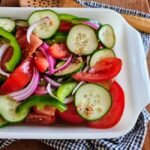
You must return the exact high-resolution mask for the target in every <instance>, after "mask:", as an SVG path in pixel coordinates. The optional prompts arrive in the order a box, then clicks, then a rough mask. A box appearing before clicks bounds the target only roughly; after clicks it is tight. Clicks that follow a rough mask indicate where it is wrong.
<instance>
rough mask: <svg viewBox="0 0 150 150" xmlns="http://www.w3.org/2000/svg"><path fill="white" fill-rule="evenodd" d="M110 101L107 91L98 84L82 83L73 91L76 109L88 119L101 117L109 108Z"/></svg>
mask: <svg viewBox="0 0 150 150" xmlns="http://www.w3.org/2000/svg"><path fill="white" fill-rule="evenodd" d="M111 103H112V99H111V95H110V93H109V91H108V90H106V89H105V88H104V87H102V86H100V85H96V84H84V85H82V86H81V87H80V88H79V89H78V90H77V92H76V93H75V106H76V110H77V112H78V113H79V115H80V116H81V117H82V118H84V119H86V120H88V121H93V120H98V119H100V118H101V117H103V116H104V115H105V114H106V113H107V112H108V110H109V109H110V107H111ZM108 121H109V120H108Z"/></svg>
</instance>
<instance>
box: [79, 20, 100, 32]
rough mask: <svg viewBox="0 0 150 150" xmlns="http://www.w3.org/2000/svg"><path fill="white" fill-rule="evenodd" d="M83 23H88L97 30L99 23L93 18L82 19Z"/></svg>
mask: <svg viewBox="0 0 150 150" xmlns="http://www.w3.org/2000/svg"><path fill="white" fill-rule="evenodd" d="M82 23H83V24H86V25H89V26H91V27H92V28H94V29H96V30H98V29H99V27H100V25H99V23H98V22H97V21H94V20H90V21H83V22H82Z"/></svg>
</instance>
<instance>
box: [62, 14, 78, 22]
mask: <svg viewBox="0 0 150 150" xmlns="http://www.w3.org/2000/svg"><path fill="white" fill-rule="evenodd" d="M73 18H77V17H76V16H74V15H70V14H59V19H60V20H61V21H67V22H72V19H73Z"/></svg>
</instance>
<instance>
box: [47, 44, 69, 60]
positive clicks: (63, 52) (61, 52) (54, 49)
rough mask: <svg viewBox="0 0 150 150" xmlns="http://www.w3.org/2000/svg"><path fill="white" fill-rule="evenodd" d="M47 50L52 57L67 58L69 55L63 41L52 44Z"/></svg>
mask: <svg viewBox="0 0 150 150" xmlns="http://www.w3.org/2000/svg"><path fill="white" fill-rule="evenodd" d="M48 52H49V53H50V55H51V56H53V57H54V58H58V59H59V58H67V57H68V56H69V55H70V52H69V50H68V48H67V46H66V44H64V43H60V44H53V45H52V46H50V47H49V49H48Z"/></svg>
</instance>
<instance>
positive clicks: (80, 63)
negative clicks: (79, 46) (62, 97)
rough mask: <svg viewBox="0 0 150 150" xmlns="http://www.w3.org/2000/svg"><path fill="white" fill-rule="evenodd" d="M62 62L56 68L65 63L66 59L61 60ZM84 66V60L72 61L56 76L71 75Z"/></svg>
mask: <svg viewBox="0 0 150 150" xmlns="http://www.w3.org/2000/svg"><path fill="white" fill-rule="evenodd" d="M60 63H61V64H57V65H56V68H59V67H60V66H62V65H63V64H64V61H62V62H60ZM83 66H84V63H83V61H82V60H80V61H78V62H72V63H71V64H70V65H69V66H68V67H67V68H65V69H63V70H61V71H59V72H57V73H55V74H54V75H55V76H66V75H71V74H73V73H76V72H78V71H80V70H81V69H82V68H83Z"/></svg>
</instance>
